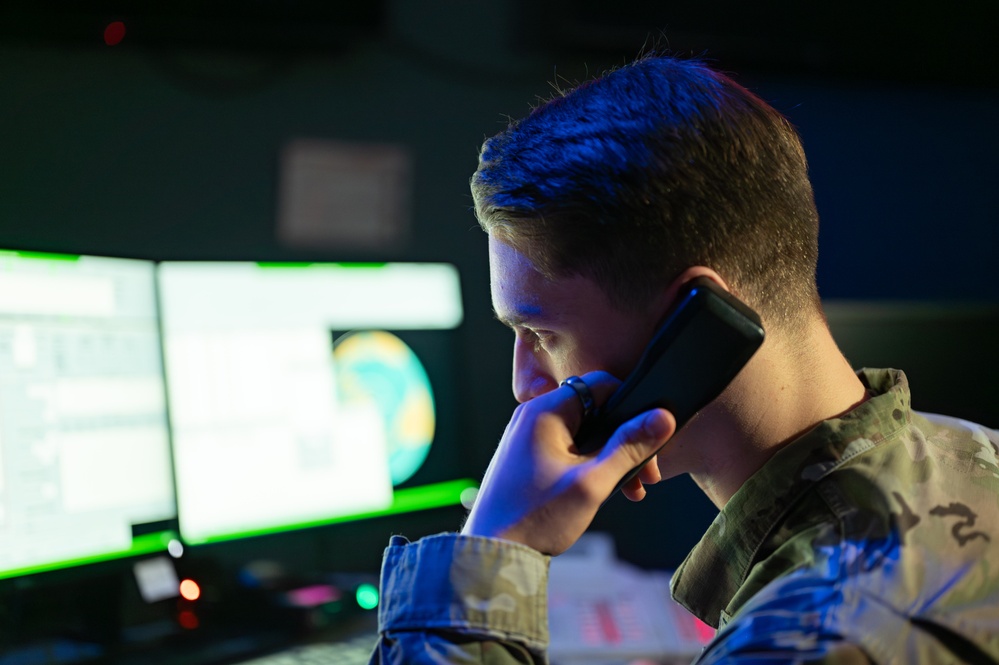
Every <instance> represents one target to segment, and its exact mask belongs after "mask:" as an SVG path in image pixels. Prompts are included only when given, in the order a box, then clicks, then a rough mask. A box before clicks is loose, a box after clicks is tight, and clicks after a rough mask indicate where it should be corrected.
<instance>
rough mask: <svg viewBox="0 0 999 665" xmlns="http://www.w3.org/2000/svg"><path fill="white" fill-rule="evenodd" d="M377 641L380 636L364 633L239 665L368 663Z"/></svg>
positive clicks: (308, 645) (352, 664)
mask: <svg viewBox="0 0 999 665" xmlns="http://www.w3.org/2000/svg"><path fill="white" fill-rule="evenodd" d="M377 640H378V636H377V635H375V634H373V633H363V634H360V635H355V636H352V637H350V638H346V639H343V640H338V641H336V642H316V643H314V644H302V645H299V646H295V647H291V648H289V649H285V650H283V651H279V652H277V653H272V654H268V655H266V656H260V657H257V658H253V659H251V660H244V661H241V662H240V663H239V664H238V665H367V663H368V661H369V660H370V659H371V652H372V651H373V650H374V647H375V642H376V641H377Z"/></svg>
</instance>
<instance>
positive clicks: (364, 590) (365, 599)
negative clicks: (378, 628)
mask: <svg viewBox="0 0 999 665" xmlns="http://www.w3.org/2000/svg"><path fill="white" fill-rule="evenodd" d="M355 597H356V598H357V605H358V606H359V607H360V608H361V609H362V610H373V609H375V608H376V607H378V588H377V587H376V586H375V585H373V584H362V585H361V586H359V587H357V593H356V594H355Z"/></svg>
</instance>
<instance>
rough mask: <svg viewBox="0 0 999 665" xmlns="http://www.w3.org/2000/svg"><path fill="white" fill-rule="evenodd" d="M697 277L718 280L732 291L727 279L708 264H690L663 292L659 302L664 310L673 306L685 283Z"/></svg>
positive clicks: (720, 284) (719, 284)
mask: <svg viewBox="0 0 999 665" xmlns="http://www.w3.org/2000/svg"><path fill="white" fill-rule="evenodd" d="M695 277H707V278H708V279H710V280H711V281H713V282H716V283H717V284H718V286H720V287H722V288H723V289H725V290H726V291H728V292H730V293H731V291H732V289H730V288H729V286H728V284H727V283H726V282H725V280H724V279H722V277H721V275H719V274H718V273H717V272H715V271H714V270H712V269H711V268H708V267H707V266H690V267H689V268H686V269H685V270H684V271H683V272H681V273H680V274H679V275H677V276H676V277H674V278H673V281H672V282H670V283H669V286H668V287H666V290H664V291H663V292H662V296H661V299H660V302H659V306H660V308H661V311H662V312H666V311H667V310H669V308H670V307H672V306H673V303H674V302H675V301H676V297H677V295H678V294H679V293H680V289H682V288H683V285H684V284H686V283H687V282H689V281H690V280H692V279H694V278H695Z"/></svg>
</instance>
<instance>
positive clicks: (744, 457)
mask: <svg viewBox="0 0 999 665" xmlns="http://www.w3.org/2000/svg"><path fill="white" fill-rule="evenodd" d="M865 399H866V391H865V388H864V386H863V384H862V383H861V382H860V379H859V378H857V376H856V374H855V373H854V371H853V369H852V368H851V367H850V365H849V363H848V362H847V360H846V359H845V358H844V357H843V355H842V354H841V353H840V351H839V349H838V348H837V346H836V344H835V342H834V341H833V339H832V336H831V335H830V334H829V331H828V328H827V327H826V325H825V323H824V322H823V321H821V320H816V321H815V322H814V323H813V325H811V326H810V327H809V328H808V329H807V330H806V331H805V332H804V333H803V334H802V335H800V336H796V338H795V340H794V342H793V344H792V343H791V342H789V341H787V339H786V338H784V337H782V336H780V335H772V336H771V337H769V338H768V340H767V342H766V343H764V345H763V347H761V348H760V350H759V351H758V352H757V354H756V356H754V357H753V359H752V360H751V361H750V363H749V364H748V365H747V366H746V367H745V368H744V369H743V371H742V372H741V373H740V374H739V376H738V377H736V380H735V381H733V382H732V384H731V385H730V386H729V387H728V388H727V389H726V390H725V392H724V393H722V395H721V397H719V398H718V399H717V400H716V401H715V402H714V403H712V405H711V406H710V407H708V408H707V409H705V410H704V411H703V412H701V413H700V414H698V415H697V416H696V417H695V418H694V419H693V420H691V421H690V422H689V423H688V424H687V426H686V427H685V428H684V430H683V431H682V432H681V433H680V434H679V435H677V437H676V443H678V444H680V445H679V446H678V447H679V448H680V449H681V450H678V451H677V452H678V453H680V454H682V458H680V459H677V461H678V462H681V464H682V465H683V466H686V467H688V469H689V472H690V475H691V477H692V478H693V479H694V481H695V482H696V483H697V484H698V486H700V487H701V489H702V490H703V491H704V493H705V494H707V495H708V498H710V499H711V501H712V502H713V503H714V504H715V505H716V506H717V507H718V508H719V509H721V508H722V507H724V506H725V504H726V503H728V500H729V499H730V498H732V495H734V494H735V492H736V491H737V490H738V489H739V488H740V487H742V485H743V483H745V482H746V480H748V479H749V477H750V476H751V475H753V474H754V473H755V472H756V471H757V470H758V469H759V468H760V467H762V466H763V464H764V463H766V461H767V460H769V459H770V458H771V457H772V456H773V455H774V453H776V452H777V451H778V450H779V449H780V448H782V447H783V446H785V445H787V444H788V443H790V442H792V441H794V440H795V439H797V438H798V437H800V436H801V435H802V434H804V433H806V432H808V431H809V430H811V429H813V428H814V427H815V426H816V425H817V424H818V423H820V422H821V421H823V420H826V419H829V418H833V417H836V416H838V415H841V414H843V413H846V412H847V411H849V410H851V409H852V408H854V407H855V406H857V405H858V404H860V403H862V402H863V401H864V400H865ZM671 445H672V444H671Z"/></svg>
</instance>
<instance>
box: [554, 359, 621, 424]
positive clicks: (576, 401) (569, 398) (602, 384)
mask: <svg viewBox="0 0 999 665" xmlns="http://www.w3.org/2000/svg"><path fill="white" fill-rule="evenodd" d="M580 378H581V379H582V380H583V383H584V384H585V385H586V389H588V390H589V392H590V394H591V395H592V396H593V403H594V405H596V406H598V407H599V406H600V405H602V404H603V403H604V402H606V401H607V399H608V398H609V397H610V396H611V395H613V394H614V391H615V390H617V388H618V386H620V385H621V381H619V380H618V379H616V378H614V377H613V376H612V375H610V374H608V373H607V372H587V373H586V374H584V375H583V376H582V377H580ZM535 399H537V400H539V406H541V407H542V408H545V409H549V410H552V411H555V412H557V413H558V414H559V415H560V416H562V419H563V420H564V421H565V424H566V427H568V428H569V431H570V432H576V431H577V430H579V426H580V425H581V424H582V422H583V400H582V398H581V397H580V395H579V394H578V393H577V392H576V390H575V389H574V388H572V387H571V386H568V385H563V386H560V387H559V388H558V389H557V390H553V391H551V392H549V393H545V394H544V395H542V396H540V397H537V398H535Z"/></svg>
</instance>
